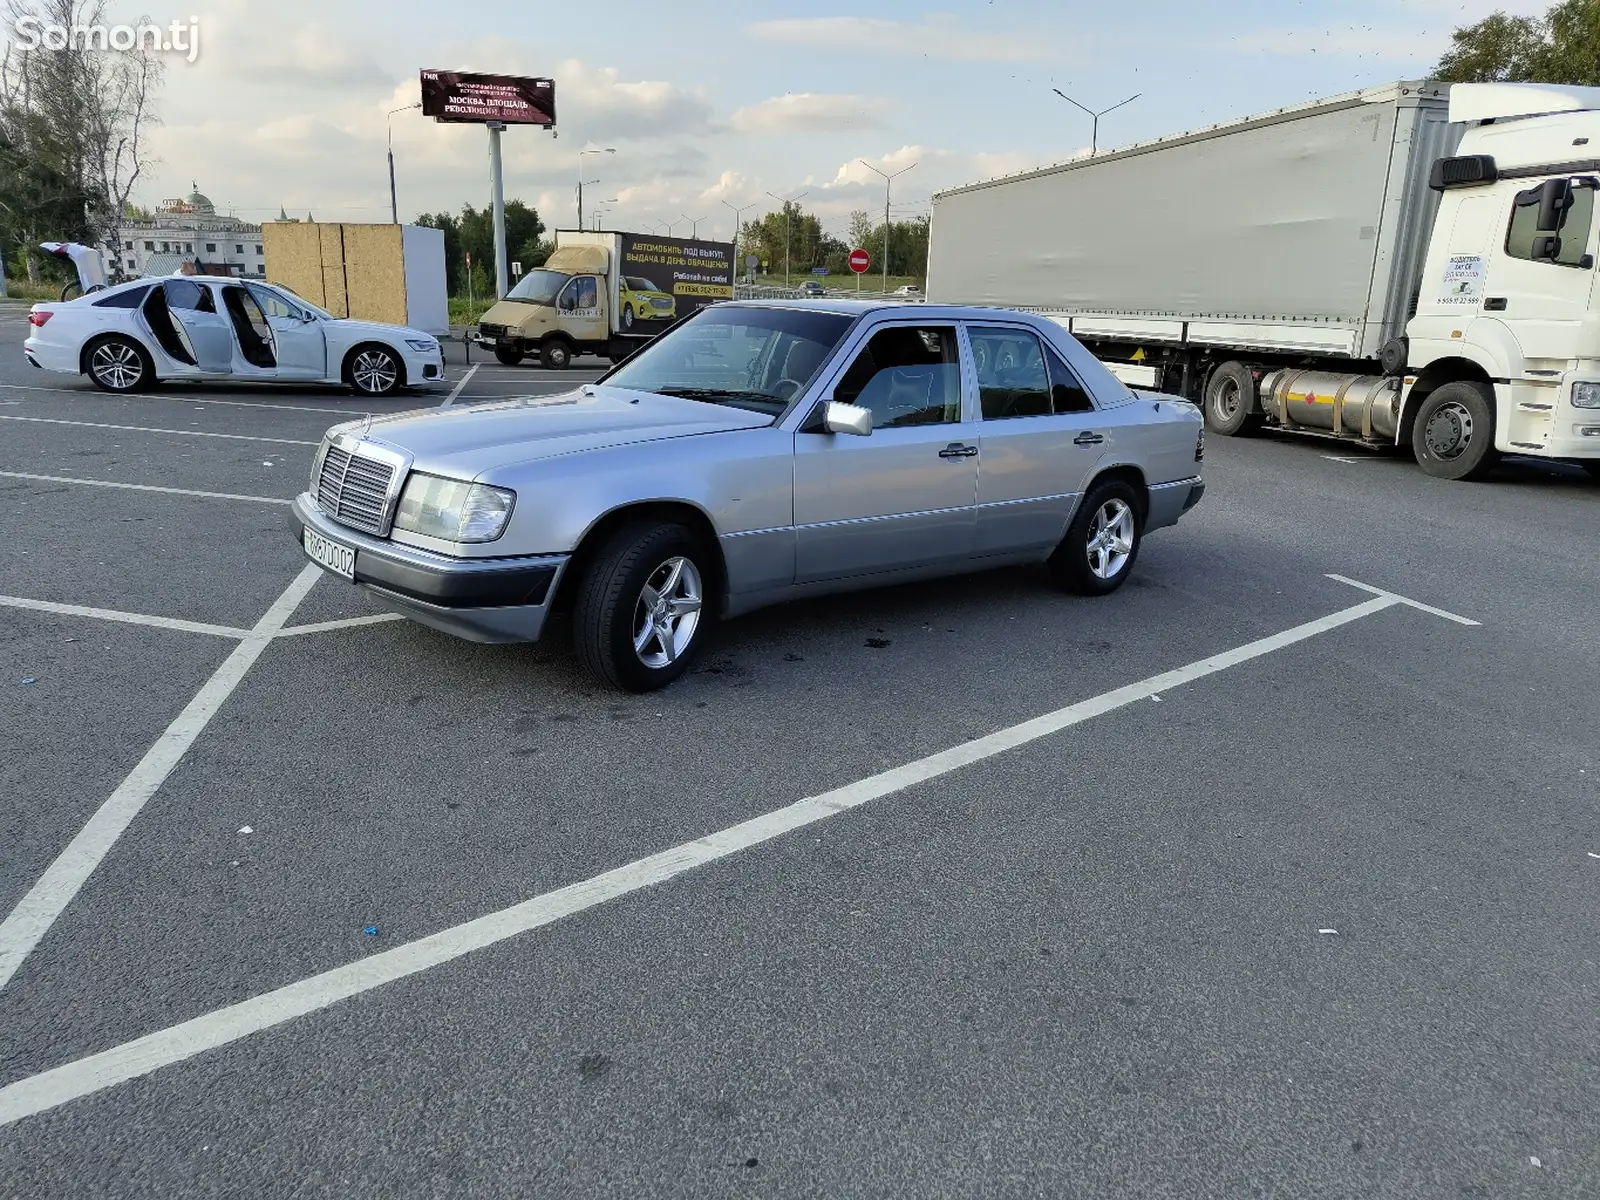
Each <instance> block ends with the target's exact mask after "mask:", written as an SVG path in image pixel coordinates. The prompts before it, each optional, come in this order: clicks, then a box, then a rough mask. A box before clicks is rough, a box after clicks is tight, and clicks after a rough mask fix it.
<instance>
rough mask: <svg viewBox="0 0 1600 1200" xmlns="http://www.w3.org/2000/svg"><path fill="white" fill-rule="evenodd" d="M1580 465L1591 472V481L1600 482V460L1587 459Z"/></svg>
mask: <svg viewBox="0 0 1600 1200" xmlns="http://www.w3.org/2000/svg"><path fill="white" fill-rule="evenodd" d="M1580 465H1581V466H1582V467H1583V469H1584V470H1585V471H1587V472H1589V478H1590V479H1594V480H1600V458H1586V459H1584V460H1583V462H1582V463H1581V464H1580Z"/></svg>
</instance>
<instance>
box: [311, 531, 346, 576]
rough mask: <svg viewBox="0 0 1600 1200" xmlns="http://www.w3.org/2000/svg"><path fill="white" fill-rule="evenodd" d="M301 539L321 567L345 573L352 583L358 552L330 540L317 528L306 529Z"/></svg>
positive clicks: (313, 559) (336, 573)
mask: <svg viewBox="0 0 1600 1200" xmlns="http://www.w3.org/2000/svg"><path fill="white" fill-rule="evenodd" d="M303 532H304V537H303V538H302V539H301V541H302V544H303V545H304V546H305V548H306V554H307V555H308V556H309V557H310V559H311V561H312V562H314V563H316V564H317V565H318V566H320V567H326V568H327V569H328V570H330V571H332V572H333V573H334V574H335V575H343V576H344V577H345V578H346V579H348V580H350V581H351V582H352V583H354V582H355V578H356V552H355V551H354V550H352V549H351V548H350V547H349V546H341V545H339V543H338V542H332V541H329V540H328V539H327V538H325V537H323V536H322V535H321V534H320V533H318V532H317V531H316V530H315V529H304V531H303Z"/></svg>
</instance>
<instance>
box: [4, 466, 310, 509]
mask: <svg viewBox="0 0 1600 1200" xmlns="http://www.w3.org/2000/svg"><path fill="white" fill-rule="evenodd" d="M0 479H31V480H34V481H35V482H38V483H77V484H82V485H83V486H84V487H104V488H125V489H127V490H128V491H130V492H162V493H165V494H166V495H169V496H199V497H201V498H202V499H205V500H251V501H254V502H255V503H257V504H293V503H294V501H293V500H279V499H278V498H277V497H276V496H241V495H237V494H236V493H234V492H196V491H193V490H191V489H189V488H170V487H157V486H156V485H155V484H153V483H112V482H111V481H110V480H109V479H74V478H72V477H71V476H67V475H31V474H29V473H28V472H26V471H0Z"/></svg>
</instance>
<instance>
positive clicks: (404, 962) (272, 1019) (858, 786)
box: [0, 584, 1465, 1125]
mask: <svg viewBox="0 0 1600 1200" xmlns="http://www.w3.org/2000/svg"><path fill="white" fill-rule="evenodd" d="M1356 586H1359V587H1362V588H1364V589H1365V590H1369V591H1377V590H1378V589H1375V588H1368V587H1367V585H1365V584H1358V585H1356ZM1407 604H1410V605H1411V606H1412V607H1416V608H1419V609H1421V610H1422V611H1432V610H1429V609H1428V608H1427V607H1426V606H1423V605H1419V604H1416V603H1415V602H1412V601H1408V600H1407V599H1406V598H1405V597H1403V596H1398V595H1396V594H1394V593H1392V592H1381V593H1380V594H1378V595H1376V596H1374V597H1373V598H1372V599H1371V600H1367V601H1364V602H1363V603H1361V604H1357V605H1355V606H1354V607H1352V608H1346V609H1342V610H1341V611H1339V612H1336V613H1331V614H1329V615H1328V616H1325V617H1318V618H1317V619H1316V620H1314V621H1308V622H1306V623H1305V624H1303V625H1297V626H1295V627H1294V628H1293V629H1286V630H1284V631H1283V632H1282V633H1275V634H1272V635H1270V636H1268V637H1264V638H1259V639H1257V640H1256V641H1253V642H1249V643H1247V644H1245V645H1243V646H1238V647H1235V648H1234V649H1232V650H1225V651H1223V652H1222V653H1221V654H1214V655H1212V656H1211V657H1209V658H1203V659H1200V660H1199V661H1197V662H1193V663H1190V664H1189V665H1187V666H1183V667H1178V668H1177V669H1176V670H1172V671H1164V672H1162V673H1161V674H1159V675H1154V676H1151V677H1150V678H1148V679H1145V680H1142V681H1140V682H1138V683H1131V684H1128V685H1127V686H1125V687H1121V688H1117V689H1115V690H1114V691H1110V692H1106V693H1104V694H1103V695H1100V696H1095V697H1092V698H1091V699H1088V700H1083V701H1079V702H1078V703H1076V704H1071V705H1068V706H1067V707H1065V708H1061V709H1057V710H1056V711H1055V712H1052V713H1047V714H1045V715H1044V716H1041V717H1035V718H1034V719H1033V720H1031V721H1024V722H1022V723H1021V724H1019V725H1014V726H1012V727H1010V728H1009V729H1002V730H999V731H998V732H996V733H991V734H989V735H987V736H985V737H981V738H977V739H975V740H973V741H970V742H966V743H963V744H962V745H959V746H954V747H952V748H950V749H948V750H942V751H940V752H938V753H936V754H931V755H929V756H927V757H926V758H921V759H918V760H916V761H915V762H911V763H907V764H905V765H904V766H901V767H895V768H894V769H892V770H889V771H884V772H882V773H880V774H877V775H873V776H870V777H869V778H867V779H863V780H860V781H858V782H856V783H851V784H846V785H845V786H843V787H839V788H835V789H833V790H832V791H828V792H823V793H821V794H820V795H817V796H811V797H808V798H807V799H804V800H800V801H797V802H796V803H794V804H791V805H789V806H788V807H786V808H780V809H777V810H776V811H773V812H769V813H765V814H763V815H762V816H759V817H755V818H753V819H751V820H748V821H744V822H741V823H740V824H738V825H734V826H731V827H730V828H727V829H723V830H721V831H719V832H716V833H712V834H708V835H707V836H705V837H702V838H697V839H696V840H694V841H691V842H684V843H683V844H682V845H678V846H674V847H672V848H671V849H669V850H663V851H661V852H660V853H658V854H652V855H650V856H648V857H646V858H641V859H637V860H635V861H633V862H631V863H627V864H625V865H624V866H620V867H616V868H614V869H612V870H610V871H605V872H602V873H601V874H599V875H595V876H593V877H591V878H589V879H585V880H583V881H581V882H579V883H574V884H570V885H568V886H567V887H563V888H558V889H557V890H555V891H553V892H546V893H545V894H543V895H541V896H535V897H533V898H532V899H530V900H526V901H523V902H522V903H521V904H517V905H513V906H512V907H510V908H505V909H501V910H500V911H499V912H495V913H490V914H488V915H487V916H483V917H478V918H477V919H476V920H472V921H468V922H466V923H465V924H462V925H457V926H454V927H452V928H450V929H445V930H441V931H440V932H438V933H435V934H431V935H430V936H428V937H424V938H419V939H418V940H416V941H414V942H408V943H406V944H404V945H401V946H396V947H395V948H394V949H392V950H386V951H383V952H382V953H379V954H374V955H371V956H370V957H367V958H364V959H361V960H360V961H358V962H353V963H349V964H347V965H345V966H342V967H336V968H334V969H333V970H331V971H325V972H323V973H322V974H320V975H313V976H311V977H310V978H307V979H302V980H300V981H299V982H297V983H291V984H289V985H287V986H286V987H281V988H278V989H276V990H275V991H271V992H267V993H265V994H264V995H260V996H256V997H254V998H252V999H250V1000H245V1001H242V1002H241V1003H238V1004H231V1005H229V1006H227V1007H226V1008H220V1009H217V1010H215V1011H213V1012H210V1013H206V1014H205V1015H203V1016H199V1017H195V1018H194V1019H192V1020H189V1021H184V1022H182V1023H180V1024H177V1025H173V1026H170V1027H168V1028H166V1029H162V1030H159V1031H157V1032H155V1033H151V1034H147V1035H145V1036H144V1037H141V1038H135V1039H134V1040H133V1041H130V1042H125V1043H123V1044H122V1045H120V1046H115V1047H113V1048H112V1049H110V1050H105V1051H101V1052H100V1053H98V1054H91V1055H89V1056H87V1057H85V1058H81V1059H78V1060H77V1061H75V1062H70V1063H66V1064H64V1065H63V1066H59V1067H55V1068H53V1069H51V1070H48V1071H43V1072H41V1073H39V1074H37V1075H33V1076H30V1077H28V1078H26V1079H20V1080H18V1081H16V1082H15V1083H12V1084H10V1085H8V1086H7V1087H5V1088H0V1125H9V1124H11V1123H12V1122H14V1121H20V1120H22V1119H24V1118H25V1117H30V1116H33V1115H35V1114H37V1113H42V1112H46V1111H48V1110H50V1109H52V1108H56V1107H58V1106H60V1105H62V1104H66V1103H68V1102H69V1101H71V1100H75V1099H78V1098H79V1097H82V1096H88V1095H92V1094H93V1093H95V1092H99V1091H103V1090H104V1089H106V1088H110V1087H114V1086H116V1085H117V1084H119V1083H124V1082H126V1081H128V1080H130V1079H138V1078H141V1077H143V1076H146V1075H149V1074H152V1073H153V1072H155V1071H159V1070H160V1069H161V1068H162V1067H165V1066H170V1065H172V1064H173V1063H179V1062H183V1061H185V1060H187V1059H190V1058H194V1057H195V1056H196V1055H199V1054H203V1053H205V1052H206V1051H208V1050H215V1049H217V1048H218V1047H221V1046H226V1045H228V1044H229V1043H231V1042H235V1041H238V1040H240V1039H241V1038H246V1037H249V1036H251V1035H252V1034H255V1033H259V1032H260V1031H262V1030H264V1029H271V1028H274V1027H276V1026H278V1025H282V1024H285V1023H286V1022H288V1021H292V1020H294V1019H296V1018H297V1017H302V1016H306V1015H308V1014H310V1013H314V1012H317V1011H319V1010H321V1009H324V1008H327V1007H329V1006H330V1005H333V1004H337V1003H339V1002H340V1001H341V1000H348V999H350V998H351V997H353V996H359V995H361V994H362V993H363V992H369V991H372V990H373V989H374V988H379V987H382V986H384V985H385V984H388V983H393V982H394V981H396V980H399V979H405V978H407V977H408V976H411V975H416V974H418V973H420V972H423V971H427V970H429V969H431V968H433V967H437V966H440V965H442V964H444V963H448V962H452V961H454V960H455V959H458V958H461V957H462V956H464V955H467V954H471V953H473V952H474V951H476V950H482V949H484V948H485V947H488V946H493V945H496V944H497V943H499V942H503V941H506V940H507V939H509V938H513V937H517V936H519V935H520V934H524V933H527V932H529V931H530V930H534V929H538V928H540V927H542V926H545V925H549V924H552V923H553V922H556V921H560V920H562V919H563V918H566V917H569V916H572V915H574V914H576V913H580V912H583V911H585V910H587V909H591V908H594V907H596V906H597V905H600V904H605V903H607V902H608V901H611V900H615V899H617V898H619V897H621V896H626V895H629V894H631V893H633V892H637V891H641V890H642V889H645V888H649V887H654V886H657V885H659V884H662V883H665V882H667V881H668V880H670V879H674V878H676V877H678V876H680V875H683V874H686V873H687V872H690V871H693V870H696V869H697V868H699V867H703V866H705V865H706V864H708V863H713V862H716V861H718V860H719V859H723V858H727V857H729V856H730V855H734V854H738V853H740V852H741V851H744V850H748V849H750V848H751V847H753V846H759V845H761V844H763V843H765V842H769V841H772V840H773V839H774V838H778V837H781V836H782V835H784V834H786V833H791V832H793V831H794V830H796V829H803V828H805V827H806V826H808V825H812V824H815V823H816V822H818V821H823V820H826V819H827V818H828V817H831V816H833V815H834V814H835V813H840V812H847V811H849V810H850V809H853V808H857V807H859V806H861V805H863V804H866V803H867V802H869V801H871V800H877V799H881V798H882V797H884V796H888V795H892V794H894V793H896V792H900V791H904V790H905V789H906V788H909V787H914V786H915V785H917V784H919V783H925V782H927V781H928V780H931V779H937V778H939V777H940V776H942V775H947V774H949V773H950V772H952V771H957V770H960V769H961V768H962V767H967V766H971V765H973V764H974V763H978V762H982V761H983V760H984V759H987V758H992V757H994V756H995V755H997V754H1003V753H1005V752H1006V751H1008V750H1013V749H1016V748H1017V747H1019V746H1024V745H1027V744H1028V743H1030V742H1034V741H1037V740H1039V739H1040V738H1044V737H1048V736H1050V735H1051V734H1055V733H1059V732H1060V731H1062V730H1063V729H1068V728H1071V727H1072V726H1074V725H1079V724H1081V723H1083V722H1085V721H1089V720H1092V719H1093V718H1095V717H1099V716H1103V715H1104V714H1106V713H1108V712H1112V711H1114V710H1115V709H1118V708H1123V707H1125V706H1127V705H1129V704H1133V703H1135V702H1137V701H1140V700H1146V699H1148V698H1150V697H1152V696H1156V695H1160V694H1162V693H1166V692H1170V691H1172V690H1173V689H1175V688H1178V687H1182V686H1183V685H1184V684H1187V683H1193V682H1194V681H1195V680H1198V679H1203V678H1205V677H1206V676H1209V675H1215V674H1217V673H1219V672H1221V671H1226V670H1227V669H1229V668H1230V667H1236V666H1239V665H1240V664H1242V663H1247V662H1250V661H1252V660H1254V659H1258V658H1262V657H1264V656H1265V655H1268V654H1273V653H1275V652H1277V651H1279V650H1283V649H1285V648H1287V647H1289V646H1293V645H1296V644H1297V643H1299V642H1303V641H1306V640H1307V639H1309V638H1313V637H1316V636H1318V635H1320V634H1324V633H1328V632H1330V631H1331V630H1334V629H1339V628H1342V627H1343V626H1345V625H1349V624H1351V623H1352V622H1355V621H1360V620H1362V619H1363V618H1366V617H1370V616H1372V615H1373V614H1375V613H1380V612H1383V611H1384V610H1386V609H1390V608H1395V607H1399V606H1403V605H1407ZM1448 615H1449V616H1450V617H1451V619H1454V620H1459V621H1465V618H1458V617H1455V616H1454V614H1448Z"/></svg>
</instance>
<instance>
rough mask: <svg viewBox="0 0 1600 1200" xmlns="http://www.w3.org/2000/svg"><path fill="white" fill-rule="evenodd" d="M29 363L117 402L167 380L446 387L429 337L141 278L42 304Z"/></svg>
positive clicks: (287, 297) (313, 309)
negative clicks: (118, 396)
mask: <svg viewBox="0 0 1600 1200" xmlns="http://www.w3.org/2000/svg"><path fill="white" fill-rule="evenodd" d="M28 323H29V324H30V325H31V326H32V331H31V336H29V338H28V340H27V341H26V342H24V343H23V347H22V350H23V353H24V354H26V355H27V357H28V361H29V362H30V363H32V364H33V365H34V366H36V367H39V368H41V369H43V370H46V371H62V372H65V373H67V374H70V375H87V376H88V377H89V379H90V380H91V381H92V382H93V383H94V385H95V386H96V387H98V388H101V389H102V390H104V391H108V392H135V391H138V390H140V389H141V388H145V387H149V386H151V385H153V384H155V383H158V382H160V381H161V380H164V379H195V380H218V379H227V380H242V381H246V382H256V381H259V382H264V383H291V382H292V383H331V384H343V385H345V386H347V387H352V388H354V389H355V390H356V391H357V392H360V393H363V394H364V395H368V396H386V395H388V394H390V393H391V392H394V391H397V390H398V389H400V388H402V387H407V386H415V385H418V384H430V383H438V382H440V381H441V380H442V379H443V378H444V359H443V356H442V354H441V352H440V349H439V342H438V340H437V339H436V338H434V337H433V336H432V335H431V334H428V333H425V332H423V331H422V330H420V329H408V328H406V327H405V326H402V325H383V324H379V323H378V322H375V321H354V320H349V319H345V318H340V317H335V316H333V315H331V314H330V313H327V312H324V311H323V310H322V309H320V308H318V307H317V306H316V305H315V304H312V303H310V302H309V301H307V300H303V299H301V298H300V297H299V296H297V295H295V294H294V293H293V292H291V291H289V290H288V289H286V288H281V287H276V286H274V285H273V284H270V283H257V282H254V281H251V280H244V279H231V278H226V277H223V276H210V275H173V276H170V277H167V278H162V279H140V280H136V281H134V282H133V283H124V284H119V285H117V286H116V287H112V288H107V289H106V290H104V291H97V292H94V293H91V294H90V295H87V296H82V297H79V298H78V299H76V300H69V301H67V302H65V303H62V304H35V305H34V306H33V311H32V312H30V313H29V314H28Z"/></svg>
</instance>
